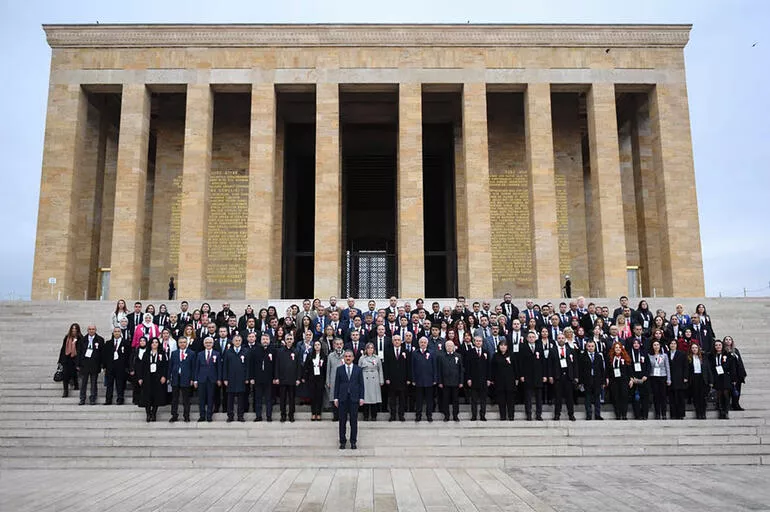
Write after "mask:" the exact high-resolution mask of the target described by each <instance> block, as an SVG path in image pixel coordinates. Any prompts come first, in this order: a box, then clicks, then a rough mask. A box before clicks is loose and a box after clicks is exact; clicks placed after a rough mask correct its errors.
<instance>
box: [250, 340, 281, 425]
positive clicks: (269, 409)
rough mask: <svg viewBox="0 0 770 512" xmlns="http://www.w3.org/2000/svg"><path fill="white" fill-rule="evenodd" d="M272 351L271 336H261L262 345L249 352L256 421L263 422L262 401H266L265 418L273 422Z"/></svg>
mask: <svg viewBox="0 0 770 512" xmlns="http://www.w3.org/2000/svg"><path fill="white" fill-rule="evenodd" d="M274 357H275V356H274V354H273V352H272V350H271V349H270V336H269V335H267V334H263V335H262V336H260V343H259V344H258V345H255V346H254V348H253V349H251V350H249V366H250V368H249V371H250V375H251V384H252V385H253V386H254V412H255V413H257V416H256V417H255V418H254V421H262V401H263V400H264V401H265V416H266V419H267V421H268V422H270V421H273V374H274V373H275V370H274V369H273V358H274Z"/></svg>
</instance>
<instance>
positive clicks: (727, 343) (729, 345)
mask: <svg viewBox="0 0 770 512" xmlns="http://www.w3.org/2000/svg"><path fill="white" fill-rule="evenodd" d="M712 332H713V331H712ZM722 345H723V348H724V350H725V352H727V353H728V354H730V355H731V356H733V358H734V360H735V386H734V389H733V392H732V407H731V409H732V410H733V411H742V410H743V407H741V404H740V399H741V387H742V386H743V384H745V383H746V365H744V364H743V357H742V356H741V351H740V350H738V348H737V347H736V346H735V341H733V337H732V336H725V338H724V340H723V341H722Z"/></svg>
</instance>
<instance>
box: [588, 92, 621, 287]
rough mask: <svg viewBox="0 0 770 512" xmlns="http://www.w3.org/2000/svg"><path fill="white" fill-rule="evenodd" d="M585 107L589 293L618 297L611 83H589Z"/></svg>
mask: <svg viewBox="0 0 770 512" xmlns="http://www.w3.org/2000/svg"><path fill="white" fill-rule="evenodd" d="M587 107H588V139H589V146H590V157H591V204H590V206H589V207H590V211H591V217H590V220H589V223H590V229H589V232H590V236H589V245H588V247H589V257H588V273H589V275H590V277H591V293H592V294H596V295H597V296H599V297H617V296H619V295H624V294H627V293H628V281H627V278H626V233H625V226H624V224H623V203H622V193H621V184H620V150H619V146H618V122H617V117H616V112H615V86H614V84H611V83H595V84H592V86H591V90H590V91H589V92H588V101H587Z"/></svg>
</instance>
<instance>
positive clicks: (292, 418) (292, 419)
mask: <svg viewBox="0 0 770 512" xmlns="http://www.w3.org/2000/svg"><path fill="white" fill-rule="evenodd" d="M289 421H290V422H292V423H294V415H293V414H292V415H291V416H289Z"/></svg>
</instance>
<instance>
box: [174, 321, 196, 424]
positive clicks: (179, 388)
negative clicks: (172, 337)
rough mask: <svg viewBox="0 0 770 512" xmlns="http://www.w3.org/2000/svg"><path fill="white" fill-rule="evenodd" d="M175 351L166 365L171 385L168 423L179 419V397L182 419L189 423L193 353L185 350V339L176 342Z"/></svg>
mask: <svg viewBox="0 0 770 512" xmlns="http://www.w3.org/2000/svg"><path fill="white" fill-rule="evenodd" d="M177 346H178V347H179V348H178V349H177V350H175V351H174V352H172V353H171V357H170V358H169V365H168V381H169V382H170V383H171V418H169V420H168V421H169V423H174V422H175V421H177V420H178V419H179V397H180V396H181V397H182V417H183V418H184V421H185V423H187V422H189V421H190V387H191V386H192V384H193V366H194V362H195V352H193V351H192V350H190V349H188V348H187V338H185V337H184V336H182V337H181V338H179V339H178V340H177Z"/></svg>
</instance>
